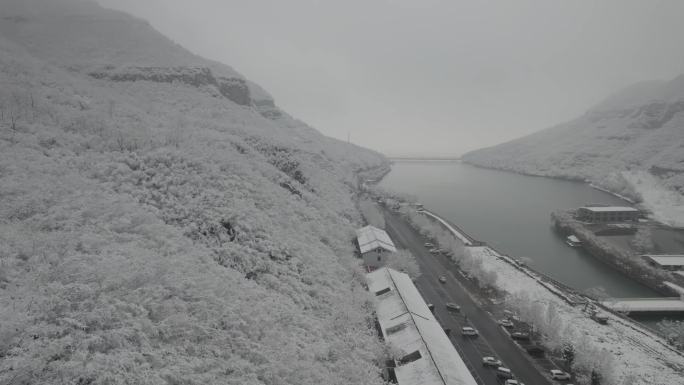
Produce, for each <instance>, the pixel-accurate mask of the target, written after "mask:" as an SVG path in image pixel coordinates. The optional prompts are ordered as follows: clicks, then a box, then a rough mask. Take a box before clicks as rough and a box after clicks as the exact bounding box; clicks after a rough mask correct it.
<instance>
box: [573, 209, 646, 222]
mask: <svg viewBox="0 0 684 385" xmlns="http://www.w3.org/2000/svg"><path fill="white" fill-rule="evenodd" d="M639 214H640V212H639V210H637V209H635V208H634V207H622V206H585V207H580V208H579V209H577V219H579V220H581V221H584V222H596V223H610V222H638V221H639Z"/></svg>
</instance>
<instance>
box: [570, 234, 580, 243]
mask: <svg viewBox="0 0 684 385" xmlns="http://www.w3.org/2000/svg"><path fill="white" fill-rule="evenodd" d="M568 241H570V242H574V243H580V240H579V238H577V237H576V236H574V235H569V236H568Z"/></svg>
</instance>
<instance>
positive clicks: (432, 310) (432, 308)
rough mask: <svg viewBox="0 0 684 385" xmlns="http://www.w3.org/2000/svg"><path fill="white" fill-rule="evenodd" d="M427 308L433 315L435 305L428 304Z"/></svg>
mask: <svg viewBox="0 0 684 385" xmlns="http://www.w3.org/2000/svg"><path fill="white" fill-rule="evenodd" d="M427 307H428V309H430V312H432V313H433V314H434V312H435V305H433V304H431V303H429V304H427Z"/></svg>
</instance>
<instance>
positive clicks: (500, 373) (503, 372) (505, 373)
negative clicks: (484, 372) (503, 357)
mask: <svg viewBox="0 0 684 385" xmlns="http://www.w3.org/2000/svg"><path fill="white" fill-rule="evenodd" d="M496 376H497V377H499V378H505V379H511V378H513V372H511V369H508V368H504V367H503V366H499V367H498V368H496Z"/></svg>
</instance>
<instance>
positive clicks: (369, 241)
mask: <svg viewBox="0 0 684 385" xmlns="http://www.w3.org/2000/svg"><path fill="white" fill-rule="evenodd" d="M356 241H357V243H358V245H359V252H360V253H361V258H363V265H364V266H366V268H368V269H369V270H374V269H377V268H378V267H382V266H385V262H386V259H387V255H388V254H389V253H395V252H396V251H397V248H396V247H395V246H394V242H392V239H391V238H390V237H389V235H387V233H386V232H385V230H382V229H379V228H377V227H374V226H366V227H362V228H360V229H358V230H356Z"/></svg>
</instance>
